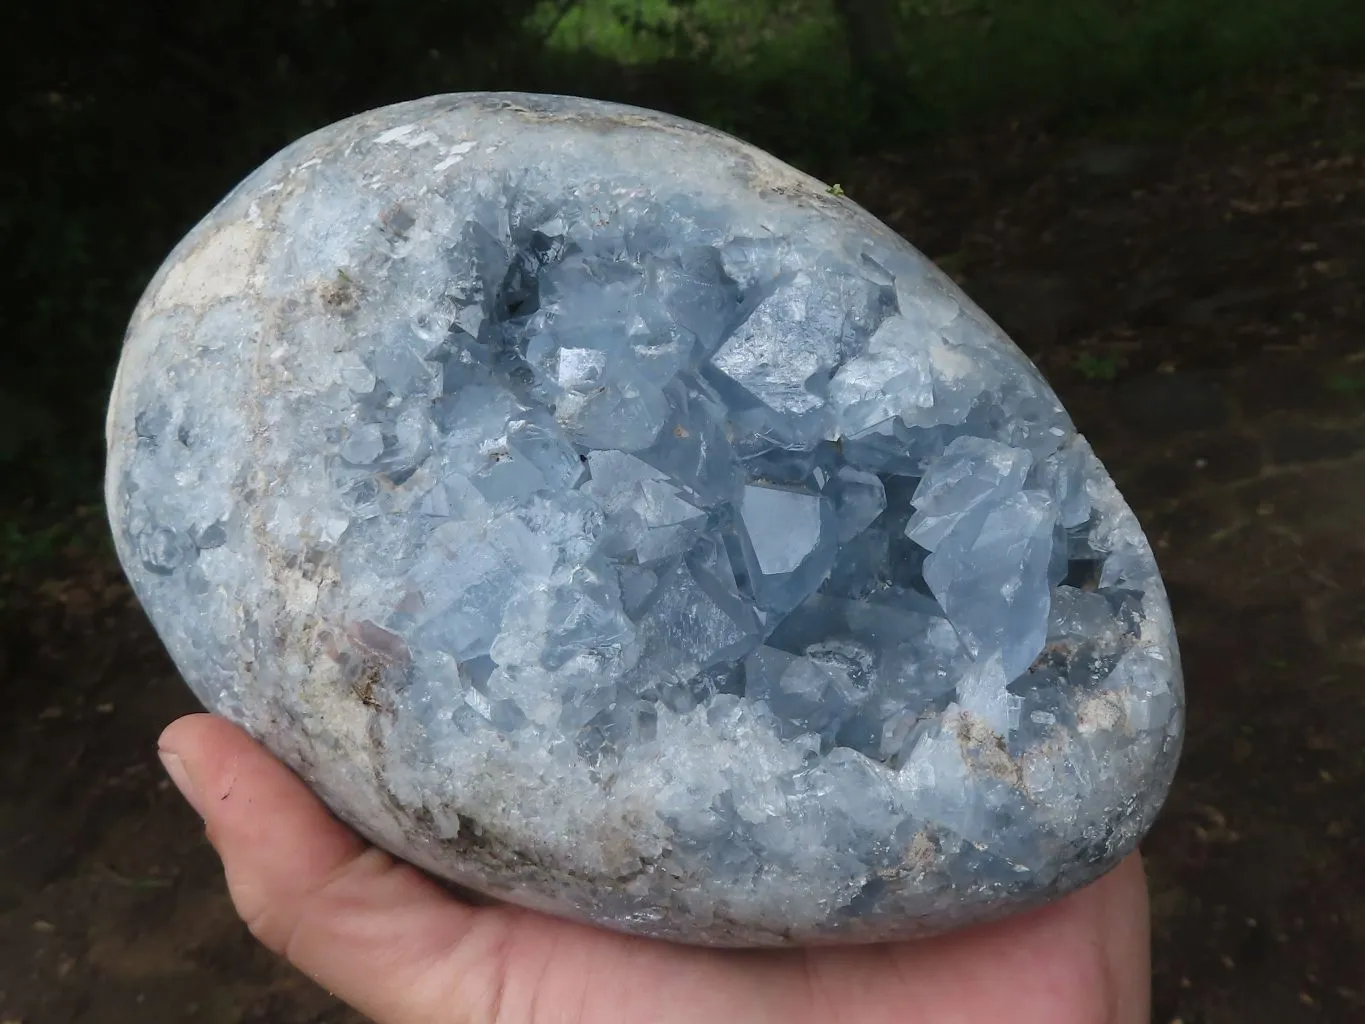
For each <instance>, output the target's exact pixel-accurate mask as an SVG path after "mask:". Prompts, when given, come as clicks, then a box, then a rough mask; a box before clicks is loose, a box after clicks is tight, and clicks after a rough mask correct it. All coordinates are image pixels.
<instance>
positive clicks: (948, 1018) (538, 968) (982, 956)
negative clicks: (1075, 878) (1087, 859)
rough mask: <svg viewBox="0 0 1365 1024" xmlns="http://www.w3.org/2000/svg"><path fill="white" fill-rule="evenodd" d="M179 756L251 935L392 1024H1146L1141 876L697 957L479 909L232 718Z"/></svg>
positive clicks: (171, 747)
mask: <svg viewBox="0 0 1365 1024" xmlns="http://www.w3.org/2000/svg"><path fill="white" fill-rule="evenodd" d="M162 749H163V751H165V752H171V753H173V754H174V755H176V756H177V757H178V758H179V760H180V762H181V763H182V764H183V766H184V767H183V769H182V770H181V772H180V774H181V775H182V776H188V779H189V780H190V785H191V787H192V790H193V791H194V792H195V793H197V794H198V795H197V797H196V798H195V800H194V802H195V803H196V805H197V806H198V807H199V808H200V809H201V813H204V814H205V816H206V822H207V826H208V831H209V837H210V838H211V839H212V841H213V843H214V845H215V847H216V848H217V849H218V852H219V853H220V855H221V856H222V858H223V862H224V865H225V868H226V872H227V879H228V885H229V889H230V891H231V893H232V897H233V900H234V902H235V904H236V906H237V909H238V911H239V913H240V914H241V915H242V917H243V919H244V920H245V921H246V922H247V923H248V924H249V925H250V927H251V929H252V931H253V932H254V933H255V934H256V936H257V937H258V938H259V939H260V940H261V941H262V942H263V943H265V944H266V945H267V946H269V947H270V948H271V949H273V950H274V951H275V952H277V953H279V954H281V955H283V956H286V957H288V958H289V959H290V960H291V961H293V962H294V963H295V964H296V965H297V966H298V967H300V968H301V969H302V970H304V971H305V972H307V973H308V974H310V975H311V976H312V977H313V978H314V979H315V980H316V981H318V982H319V983H320V984H323V985H325V986H327V987H328V988H329V989H331V990H332V991H333V992H335V993H336V994H337V995H338V996H340V997H341V998H343V999H345V1000H346V1001H347V1002H349V1003H351V1004H352V1005H354V1006H356V1007H357V1008H358V1009H360V1010H362V1011H363V1012H365V1013H367V1014H369V1015H370V1016H371V1017H373V1018H374V1019H375V1020H376V1021H378V1022H380V1024H417V1022H421V1024H443V1022H451V1024H455V1022H460V1024H465V1022H469V1024H475V1022H478V1024H484V1022H487V1024H494V1022H496V1024H545V1022H555V1024H646V1022H648V1024H690V1022H693V1021H701V1022H707V1024H713V1022H714V1024H719V1022H729V1021H734V1022H737V1024H740V1022H742V1024H767V1022H769V1021H772V1022H774V1024H776V1022H781V1024H801V1022H805V1021H810V1022H812V1024H815V1022H819V1024H837V1022H843V1021H849V1022H857V1024H882V1022H885V1024H891V1022H896V1024H912V1022H920V1021H926V1022H930V1021H932V1022H934V1024H953V1022H962V1024H971V1022H990V1024H996V1022H998V1021H999V1022H1003V1021H1009V1022H1012V1024H1032V1022H1035V1021H1036V1022H1044V1021H1046V1022H1048V1024H1099V1022H1105V1024H1121V1022H1131V1024H1137V1022H1140V1021H1145V1020H1146V1019H1147V948H1146V943H1147V932H1146V893H1145V889H1144V886H1143V881H1142V870H1141V867H1140V865H1139V864H1138V863H1137V860H1136V858H1133V859H1132V860H1130V861H1129V862H1128V863H1126V864H1125V865H1123V866H1122V867H1121V868H1119V869H1118V870H1116V871H1115V872H1113V873H1111V874H1110V875H1109V876H1108V877H1106V878H1105V879H1103V880H1102V881H1100V882H1099V883H1097V884H1096V885H1094V886H1092V887H1090V888H1089V889H1087V890H1085V891H1083V892H1080V893H1077V894H1075V895H1073V896H1071V897H1069V898H1068V899H1066V900H1063V901H1061V902H1060V903H1058V904H1056V905H1054V906H1051V907H1048V908H1046V909H1044V910H1042V911H1039V912H1036V913H1032V914H1028V915H1024V916H1022V917H1018V918H1015V919H1013V920H1011V921H1007V922H1003V923H1001V924H998V925H993V926H989V927H986V928H978V929H974V930H972V931H970V932H967V933H961V934H958V935H954V936H949V937H947V938H943V939H936V940H930V941H925V942H918V943H903V944H896V945H882V946H869V947H853V948H847V949H824V950H809V951H794V952H772V953H767V952H733V951H730V952H716V951H708V950H699V949H689V948H684V947H678V946H672V945H668V944H665V943H659V942H653V941H649V940H643V939H634V938H629V937H627V936H622V935H615V934H611V933H608V932H604V931H601V930H599V929H593V928H588V927H584V926H579V925H574V924H569V923H565V922H562V921H557V920H554V919H551V918H547V917H545V916H543V915H539V914H535V913H532V912H530V911H523V910H517V909H513V908H506V907H490V908H474V907H470V906H467V905H465V904H463V903H461V902H459V901H458V900H456V899H454V898H453V897H451V896H449V895H448V894H446V893H445V892H444V890H442V889H440V888H439V887H438V886H436V885H435V884H433V883H431V882H430V881H428V880H427V879H425V878H424V877H423V876H421V875H420V874H419V873H417V872H416V871H414V870H412V869H411V868H409V867H406V866H404V865H401V864H398V863H395V862H394V861H393V860H392V859H391V858H389V857H388V856H386V855H384V854H382V853H380V852H379V851H377V850H374V849H367V848H366V847H365V845H364V844H363V843H362V842H361V840H360V839H358V838H357V837H356V836H355V835H354V834H353V833H351V832H350V831H349V830H347V829H346V828H344V827H343V826H341V825H340V824H338V823H337V822H336V821H335V819H333V818H332V817H331V816H330V815H329V814H328V813H327V811H326V810H325V809H324V808H323V807H322V805H321V804H320V803H318V802H317V800H316V799H315V798H314V797H313V796H312V795H311V794H310V793H309V792H308V790H307V789H306V788H305V787H304V786H303V785H302V783H300V782H299V781H298V780H297V779H296V778H295V777H294V776H293V775H292V774H290V773H289V772H288V771H287V770H286V769H285V768H284V767H282V766H281V765H280V764H279V763H278V762H276V761H275V760H274V759H272V758H271V757H270V756H269V755H268V754H266V753H265V751H263V750H262V749H261V748H260V747H259V746H257V745H256V744H254V743H253V742H252V741H251V740H249V739H248V738H247V737H246V736H245V735H244V734H243V733H242V732H240V731H239V730H237V729H236V728H234V727H233V726H231V725H228V724H227V723H226V722H223V721H222V720H220V719H215V718H212V717H210V716H208V715H192V716H190V717H189V718H186V719H182V720H181V721H179V722H177V723H175V724H174V725H173V726H171V727H170V729H168V730H167V731H166V733H165V735H164V736H163V738H162ZM173 774H175V773H173ZM178 781H179V780H178Z"/></svg>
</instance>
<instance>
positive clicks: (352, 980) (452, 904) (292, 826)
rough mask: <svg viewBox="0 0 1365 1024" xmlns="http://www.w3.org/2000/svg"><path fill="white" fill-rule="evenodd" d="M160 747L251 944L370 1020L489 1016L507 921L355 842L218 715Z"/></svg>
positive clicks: (191, 724) (186, 724) (501, 969)
mask: <svg viewBox="0 0 1365 1024" xmlns="http://www.w3.org/2000/svg"><path fill="white" fill-rule="evenodd" d="M159 748H160V750H159V752H160V755H161V759H162V762H163V764H164V765H165V766H166V770H167V774H168V775H170V777H171V779H172V781H174V782H175V784H176V786H177V787H178V788H179V789H180V791H181V792H182V793H183V794H184V796H185V798H186V799H187V801H188V802H189V803H190V805H191V806H192V807H194V809H195V810H196V811H198V812H199V814H200V815H201V816H202V817H203V819H204V822H205V825H206V826H207V830H208V836H209V839H210V841H211V842H212V843H213V846H214V848H215V849H216V850H217V852H218V854H219V856H220V857H221V858H222V861H223V867H224V870H225V873H226V876H227V883H228V890H229V893H230V894H231V897H232V901H233V904H234V906H235V907H236V909H237V912H238V914H239V915H240V916H241V918H242V920H243V921H245V922H246V924H247V925H248V927H249V928H250V929H251V931H252V933H253V934H254V935H255V936H256V938H257V939H259V940H260V941H261V942H262V943H263V944H264V945H266V946H267V947H269V948H270V949H271V950H272V951H274V952H275V953H277V954H279V955H281V956H284V957H286V958H287V959H288V960H290V961H291V962H292V963H293V964H294V965H295V966H296V967H298V968H299V969H300V970H302V971H303V972H304V973H306V974H308V975H309V976H310V977H311V978H313V980H314V981H316V982H317V983H318V984H320V985H322V986H323V987H325V988H327V989H328V990H329V991H331V992H332V993H333V994H334V995H336V996H338V997H339V998H341V999H343V1000H344V1001H345V1002H347V1003H349V1004H350V1005H352V1006H354V1007H355V1008H356V1009H358V1010H360V1011H361V1012H363V1013H365V1014H367V1015H368V1016H370V1017H371V1018H373V1019H375V1020H376V1021H380V1022H393V1024H398V1022H403V1024H406V1022H410V1021H433V1020H437V1019H454V1020H461V1021H464V1020H468V1021H471V1022H472V1021H484V1020H491V1019H492V1018H493V1016H494V1014H495V1012H496V1007H497V1003H498V1001H499V999H498V993H499V990H500V988H501V979H502V976H503V974H504V973H505V963H504V959H505V958H504V955H503V951H504V950H505V949H506V948H507V946H508V944H509V937H510V932H511V930H512V925H513V922H512V920H511V918H510V916H509V915H507V914H505V913H503V912H501V911H499V910H497V909H494V908H487V909H480V908H474V907H470V906H466V905H465V904H462V903H460V902H458V901H457V900H455V899H454V898H452V897H451V896H450V895H449V894H448V893H446V892H445V890H443V889H441V888H440V887H439V886H437V885H436V884H434V883H433V882H431V881H430V880H428V879H427V878H425V877H424V876H422V875H421V874H420V873H419V872H417V871H416V870H414V869H413V868H411V867H409V866H407V865H404V864H400V863H398V862H396V861H395V860H394V859H393V858H391V857H389V856H388V855H386V854H384V853H382V852H380V851H379V850H376V849H374V848H373V847H369V846H367V845H366V844H365V843H363V842H362V841H361V840H360V839H359V838H358V837H357V836H356V835H355V834H354V833H353V832H351V831H350V830H349V829H348V828H346V827H345V826H344V825H342V824H341V823H340V822H339V821H337V820H336V819H335V818H334V817H332V815H331V814H330V813H328V811H327V809H326V808H325V807H324V806H323V805H322V804H321V802H320V801H318V799H317V798H316V797H315V796H314V795H313V794H312V793H311V792H310V791H309V790H308V788H307V787H306V786H305V785H304V784H303V782H302V781H300V780H299V779H298V777H297V776H295V775H294V774H293V773H292V772H290V771H289V770H288V769H287V768H285V767H284V766H283V765H281V764H280V763H279V762H278V761H276V760H275V759H274V758H273V757H272V756H271V755H270V754H269V753H268V752H266V751H265V750H264V749H263V748H262V747H260V746H259V745H258V744H256V743H255V742H254V741H253V740H252V739H250V738H249V737H248V736H247V735H246V734H245V733H244V732H242V731H241V730H240V729H238V728H237V727H236V726H233V725H231V724H230V723H228V722H226V721H224V720H222V719H220V718H215V717H213V716H211V715H190V716H188V717H186V718H182V719H180V720H179V721H177V722H175V723H173V724H172V725H171V726H170V727H168V728H167V729H166V731H165V732H164V733H162V736H161V739H160V742H159Z"/></svg>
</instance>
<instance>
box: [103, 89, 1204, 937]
mask: <svg viewBox="0 0 1365 1024" xmlns="http://www.w3.org/2000/svg"><path fill="white" fill-rule="evenodd" d="M108 443H109V462H108V478H107V498H108V508H109V513H110V516H111V520H112V524H113V527H114V532H115V536H116V538H117V543H118V550H119V554H120V556H121V558H122V560H123V563H124V565H125V567H126V569H127V572H128V575H129V577H130V578H131V580H132V583H133V586H134V587H135V589H136V592H137V594H138V596H139V598H140V599H141V601H142V603H143V605H144V606H145V608H146V610H147V612H148V614H149V615H150V617H151V619H152V622H153V623H154V625H155V627H156V629H157V631H158V633H159V634H160V636H161V638H162V639H163V640H164V642H165V644H166V646H167V647H168V649H169V650H170V653H171V654H172V656H173V657H174V659H175V662H176V664H177V665H178V667H179V668H180V670H181V672H182V673H183V675H184V677H185V679H186V680H187V681H188V683H189V685H190V686H191V687H192V688H193V690H194V692H195V693H196V694H197V695H198V697H199V698H200V699H201V700H202V701H203V703H204V704H205V705H206V706H207V707H209V708H210V709H212V710H215V711H217V712H220V713H222V714H223V715H225V716H227V717H229V718H231V719H232V720H234V721H236V722H238V723H240V724H241V725H243V726H244V727H245V728H246V729H248V730H249V731H250V732H251V733H252V734H254V735H255V736H257V737H259V738H260V739H261V740H262V741H263V742H264V743H265V744H266V745H267V746H269V747H270V748H271V749H272V750H273V751H274V752H276V753H277V754H278V755H279V756H280V757H281V758H282V759H283V760H285V761H286V762H287V763H288V764H289V765H291V766H292V767H293V768H294V769H295V770H297V771H298V772H299V773H300V774H301V775H302V777H303V778H304V779H305V780H306V781H307V782H308V783H309V784H310V785H311V786H312V787H313V788H314V789H315V791H316V792H317V793H318V794H319V795H320V796H321V797H322V798H323V799H324V800H325V801H326V802H327V804H328V805H329V806H330V807H331V808H332V809H333V810H334V811H335V812H336V813H337V814H338V815H339V816H340V817H341V818H343V819H344V820H345V821H347V822H349V823H350V824H351V825H353V826H354V827H355V828H356V829H358V830H359V831H360V832H362V833H363V834H364V835H366V836H367V837H368V838H370V839H371V840H372V841H374V842H375V843H377V844H378V845H380V846H383V847H385V848H387V849H388V850H390V851H392V852H394V853H395V854H397V855H399V856H401V857H404V858H406V859H408V860H410V861H412V862H413V863H415V864H417V865H419V866H421V867H423V868H425V869H427V870H429V871H431V872H433V873H434V874H436V875H438V876H441V877H443V878H445V879H448V880H451V881H454V882H457V883H459V884H462V885H464V886H466V887H470V888H473V889H476V890H479V891H482V892H484V893H487V894H490V895H492V896H496V897H499V898H503V899H507V900H511V901H514V902H517V903H520V904H524V905H527V906H532V907H537V908H540V909H542V910H546V911H549V912H551V913H555V914H559V915H564V916H569V917H574V918H578V919H584V920H589V921H593V922H597V923H599V924H601V925H604V926H607V927H610V928H616V929H622V930H625V931H629V932H635V933H641V934H647V935H655V936H662V937H667V938H673V939H679V940H684V941H689V942H698V943H709V944H718V945H778V944H793V943H796V944H799V943H814V942H831V941H835V942H837V941H870V940H881V939H890V938H901V937H909V936H914V935H921V934H926V933H929V932H936V931H943V930H946V929H949V928H953V927H956V926H960V925H963V924H966V923H969V922H974V921H979V920H983V919H987V918H992V917H998V916H1000V915H1002V914H1005V913H1007V912H1009V911H1011V910H1013V909H1017V908H1020V907H1024V906H1029V905H1032V904H1036V903H1039V902H1043V901H1046V900H1049V899H1052V898H1055V897H1056V896H1058V895H1059V894H1062V893H1065V892H1067V891H1070V890H1072V889H1074V888H1076V887H1078V886H1080V885H1082V884H1084V883H1086V882H1089V881H1090V880H1092V879H1094V878H1096V877H1097V876H1098V875H1100V874H1101V873H1103V872H1104V871H1106V870H1107V869H1109V868H1110V867H1112V866H1113V865H1114V864H1115V863H1116V862H1117V861H1118V859H1120V858H1121V857H1122V856H1123V855H1124V854H1126V853H1127V852H1128V851H1130V850H1131V849H1132V848H1133V847H1134V846H1135V844H1136V843H1137V841H1138V840H1139V838H1140V837H1141V836H1142V834H1143V833H1144V831H1145V830H1146V829H1147V828H1148V827H1149V825H1150V824H1151V822H1152V819H1153V817H1154V815H1155V814H1156V812H1157V810H1158V808H1159V807H1160V805H1161V803H1162V801H1163V799H1164V797H1165V795H1166V792H1167V789H1168V787H1169V784H1170V781H1171V777H1172V774H1173V772H1174V769H1175V765H1176V761H1177V758H1178V753H1179V749H1180V743H1181V736H1182V730H1183V720H1184V718H1183V694H1182V685H1181V676H1180V668H1179V659H1178V654H1177V648H1176V642H1175V638H1174V635H1173V631H1172V624H1171V617H1170V612H1169V609H1168V605H1167V600H1166V596H1165V592H1164V590H1163V587H1162V583H1161V579H1160V577H1159V575H1158V571H1157V567H1156V564H1155V562H1154V559H1153V556H1152V551H1151V549H1150V547H1149V545H1148V543H1147V541H1146V539H1145V538H1144V536H1143V534H1142V531H1141V530H1140V528H1139V526H1138V523H1137V522H1136V520H1135V519H1134V517H1133V514H1132V513H1131V511H1130V510H1129V508H1128V507H1127V505H1126V504H1125V503H1124V501H1123V499H1122V498H1121V496H1120V495H1119V493H1118V491H1117V490H1116V489H1115V487H1114V484H1113V482H1112V481H1111V480H1110V478H1109V476H1108V474H1107V473H1106V472H1105V470H1104V468H1103V467H1102V466H1101V465H1100V463H1099V462H1098V461H1097V460H1096V458H1095V456H1094V455H1093V454H1092V452H1091V450H1090V448H1089V446H1088V445H1087V444H1086V443H1085V441H1084V440H1083V439H1082V438H1081V437H1080V436H1078V435H1077V432H1076V430H1075V428H1074V426H1073V425H1072V423H1071V420H1070V419H1069V417H1068V416H1067V413H1066V412H1065V411H1064V409H1063V408H1062V406H1061V403H1060V402H1059V401H1058V399H1057V397H1056V396H1055V395H1054V393H1053V391H1052V390H1051V389H1050V388H1049V387H1048V385H1047V384H1046V383H1045V382H1044V380H1043V379H1042V378H1041V376H1040V375H1039V374H1038V372H1037V371H1036V370H1035V368H1034V367H1033V366H1032V365H1031V364H1030V363H1029V361H1028V360H1027V359H1026V358H1025V357H1024V356H1023V355H1022V354H1021V353H1020V352H1019V351H1018V350H1017V349H1016V348H1015V347H1014V345H1013V344H1012V343H1011V342H1010V341H1009V340H1008V339H1007V338H1006V337H1005V336H1004V335H1003V334H1002V333H1001V332H1000V330H999V329H998V328H997V327H996V326H995V325H993V324H992V323H991V322H990V321H989V320H988V319H987V318H986V317H985V316H984V315H983V314H982V313H981V312H980V311H979V310H978V309H977V308H976V307H975V306H974V305H973V304H972V303H971V302H970V300H969V299H968V298H967V297H966V296H964V295H963V294H962V293H961V292H960V291H959V290H958V289H957V288H956V287H955V286H954V285H953V284H952V283H951V282H950V281H948V280H947V279H946V278H945V277H944V276H943V275H942V274H941V273H939V272H938V271H937V270H936V269H935V268H934V267H933V266H932V265H931V264H930V263H929V262H928V261H927V260H926V259H924V258H923V257H922V256H921V255H920V254H919V253H918V252H916V251H915V250H914V249H913V248H912V247H911V246H910V245H908V244H907V243H906V242H904V241H902V240H901V239H900V238H899V237H897V236H896V235H895V234H893V233H892V232H891V231H890V230H888V229H887V228H886V227H884V226H882V225H881V224H879V223H878V222H877V221H876V220H875V219H873V218H872V217H871V216H869V215H868V214H867V213H866V212H864V211H863V210H861V209H860V208H859V207H857V206H856V205H854V204H853V203H852V202H850V201H848V200H847V199H844V198H840V197H839V196H837V195H832V194H830V190H827V189H826V188H825V187H824V186H822V185H821V184H819V183H818V182H816V181H814V180H812V179H810V178H808V177H805V176H804V175H802V174H800V173H798V172H797V171H795V170H793V169H791V168H790V167H787V166H786V165H784V164H781V163H779V162H778V161H776V160H774V159H773V158H771V157H770V156H767V155H765V154H764V153H761V152H759V151H757V150H755V149H753V148H751V147H749V146H746V145H744V144H742V143H740V142H738V141H736V140H734V139H732V138H729V137H727V136H724V135H721V134H719V133H717V132H715V131H712V130H710V129H707V128H704V127H701V126H699V125H696V124H691V123H688V122H684V121H680V120H677V119H675V118H671V117H666V116H663V115H660V114H655V113H650V112H647V111H641V110H636V109H631V108H626V107H620V106H613V105H608V104H602V103H594V102H587V101H582V100H575V99H567V98H562V97H545V96H528V95H508V94H470V95H457V96H442V97H435V98H431V99H425V100H421V101H418V102H411V103H405V104H401V105H398V106H394V107H389V108H386V109H382V110H377V111H373V112H370V113H366V114H363V115H360V116H357V117H353V118H350V119H348V120H346V121H342V122H340V123H339V124H335V125H332V126H330V127H328V128H325V129H323V130H322V131H319V132H317V133H315V134H313V135H310V136H308V137H307V138H304V139H302V140H300V141H299V142H297V143H295V144H294V145H292V146H290V147H289V148H288V149H286V150H284V151H283V152H282V153H280V154H279V155H277V156H276V157H274V158H273V159H271V160H270V161H269V162H268V163H266V164H265V165H264V166H263V167H261V168H260V169H259V170H258V171H256V172H255V173H254V174H252V175H251V176H250V177H249V178H248V179H247V180H246V181H244V182H243V183H242V184H241V185H240V186H238V187H237V188H236V189H235V190H234V191H233V192H232V193H231V194H230V195H229V196H228V197H227V198H226V199H225V200H224V201H223V202H222V203H221V204H220V205H219V206H218V207H217V209H215V210H214V211H213V212H212V213H211V214H209V216H208V217H207V218H205V220H204V221H203V222H202V223H200V224H199V225H198V226H197V227H196V228H195V229H194V230H193V231H192V232H191V233H190V234H189V235H188V237H186V238H185V239H184V241H183V242H181V244H180V245H179V246H178V247H177V248H176V250H175V251H174V252H173V253H172V254H171V256H170V258H169V259H168V260H167V262H166V263H165V265H164V266H163V267H162V269H161V270H160V272H159V273H158V274H157V275H156V277H155V279H154V280H153V281H152V283H151V285H150V287H149V288H148V290H147V292H146V296H145V297H144V299H143V301H142V303H141V304H140V306H139V307H138V309H137V311H136V313H135V315H134V317H133V320H132V324H131V327H130V329H129V333H128V337H127V341H126V345H125V348H124V352H123V356H122V362H121V365H120V369H119V375H118V379H117V383H116V385H115V388H114V394H113V399H112V403H111V407H110V415H109V424H108Z"/></svg>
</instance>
